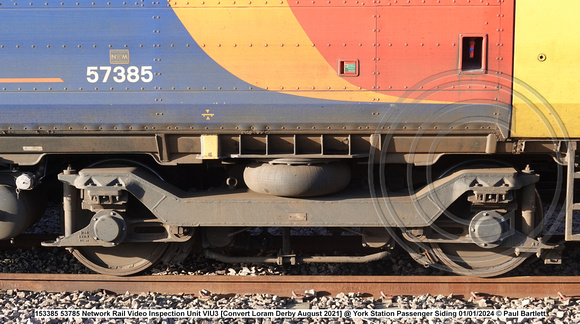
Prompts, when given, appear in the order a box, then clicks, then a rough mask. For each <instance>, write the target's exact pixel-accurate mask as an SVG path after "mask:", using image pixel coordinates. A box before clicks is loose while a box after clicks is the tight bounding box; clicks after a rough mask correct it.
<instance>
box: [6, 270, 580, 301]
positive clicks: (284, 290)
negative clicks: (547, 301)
mask: <svg viewBox="0 0 580 324" xmlns="http://www.w3.org/2000/svg"><path fill="white" fill-rule="evenodd" d="M8 289H17V290H24V291H48V292H64V291H69V292H70V291H96V290H106V291H111V292H114V293H125V292H129V293H143V292H156V293H166V294H181V293H186V294H193V295H196V296H197V295H200V292H201V291H209V292H211V293H212V294H217V295H235V294H240V295H244V294H272V295H278V296H281V297H291V296H292V295H293V294H294V293H295V292H296V293H297V294H298V297H300V296H299V294H301V293H302V292H304V291H307V290H312V289H314V290H315V291H316V292H317V294H318V295H319V296H320V295H336V294H339V293H341V292H343V293H348V292H356V293H362V294H364V295H368V296H369V297H370V296H372V297H374V298H377V299H378V298H380V297H383V298H384V297H387V298H388V296H398V295H407V296H408V295H423V294H427V293H429V294H432V295H438V294H442V295H451V294H452V295H454V296H455V297H458V298H464V299H467V298H470V297H471V296H474V295H475V296H487V295H495V296H506V297H513V298H525V297H535V298H543V297H546V296H550V297H560V298H575V297H576V295H577V294H578V292H579V291H580V277H560V276H554V277H547V276H544V277H511V278H496V279H481V278H471V277H457V276H135V277H113V276H104V275H65V274H13V273H5V274H0V290H8ZM295 296H296V295H295ZM566 296H567V297H566ZM202 297H203V296H202Z"/></svg>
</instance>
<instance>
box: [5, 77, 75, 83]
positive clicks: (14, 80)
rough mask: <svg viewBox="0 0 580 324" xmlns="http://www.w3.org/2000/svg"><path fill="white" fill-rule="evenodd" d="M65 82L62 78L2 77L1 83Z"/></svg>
mask: <svg viewBox="0 0 580 324" xmlns="http://www.w3.org/2000/svg"><path fill="white" fill-rule="evenodd" d="M55 82H58V83H60V82H64V81H63V80H62V79H60V78H0V83H55Z"/></svg>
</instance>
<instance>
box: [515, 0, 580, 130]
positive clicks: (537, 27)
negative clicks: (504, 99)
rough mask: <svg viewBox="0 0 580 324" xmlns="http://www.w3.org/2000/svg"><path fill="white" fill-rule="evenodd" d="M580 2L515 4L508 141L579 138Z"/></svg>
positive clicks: (524, 1) (527, 1) (527, 0)
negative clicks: (512, 84)
mask: <svg viewBox="0 0 580 324" xmlns="http://www.w3.org/2000/svg"><path fill="white" fill-rule="evenodd" d="M579 14H580V1H578V0H558V1H554V0H519V1H517V2H516V31H515V53H514V54H515V55H514V77H515V78H514V98H513V103H514V110H513V116H512V136H513V137H535V138H538V137H540V138H546V137H548V138H551V137H575V138H579V137H580V27H579V26H580V25H579V24H580V16H579Z"/></svg>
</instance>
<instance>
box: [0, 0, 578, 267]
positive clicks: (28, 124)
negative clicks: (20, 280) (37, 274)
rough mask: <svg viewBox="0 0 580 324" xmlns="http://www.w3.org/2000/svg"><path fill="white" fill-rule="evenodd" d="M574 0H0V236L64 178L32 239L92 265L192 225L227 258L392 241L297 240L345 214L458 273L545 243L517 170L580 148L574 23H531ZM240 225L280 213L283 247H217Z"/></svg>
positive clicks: (25, 221)
mask: <svg viewBox="0 0 580 324" xmlns="http://www.w3.org/2000/svg"><path fill="white" fill-rule="evenodd" d="M577 6H578V5H576V4H575V3H574V2H573V1H566V2H565V5H562V6H559V7H558V9H555V8H552V7H551V6H549V5H548V2H547V1H542V0H533V1H529V2H522V1H517V2H516V1H513V0H509V1H508V0H502V1H498V2H486V1H484V2H469V1H464V2H459V3H458V2H456V1H451V0H440V1H435V0H425V1H421V2H415V1H408V2H405V3H399V2H397V1H383V0H381V1H368V0H342V1H334V0H332V1H322V2H321V1H303V0H298V1H285V0H283V1H258V2H257V1H238V0H236V1H225V2H224V1H201V0H200V1H197V0H195V1H185V0H183V1H182V0H177V1H169V2H146V1H141V2H122V1H92V2H86V1H81V2H70V3H69V2H66V1H64V2H44V3H11V5H10V6H8V5H7V4H4V5H0V18H1V19H0V24H1V25H2V27H3V28H2V30H3V31H4V32H2V38H1V39H2V40H1V41H0V57H1V61H0V62H1V63H0V83H1V84H0V88H1V91H0V97H1V99H0V102H1V104H0V116H2V117H1V118H0V128H1V129H2V135H1V137H0V159H1V161H2V165H3V166H4V169H3V170H2V172H1V173H0V180H1V183H2V184H3V185H2V189H3V190H2V192H3V193H2V194H1V195H2V197H3V200H4V202H3V204H2V205H1V209H2V210H3V212H4V214H5V215H6V216H5V218H4V220H1V222H2V226H1V228H2V231H1V232H0V234H1V235H2V238H4V239H7V238H11V237H14V236H16V235H18V234H19V233H20V232H22V231H23V230H24V229H26V228H27V227H28V226H29V225H30V223H32V222H34V220H35V219H36V217H37V216H38V214H39V212H37V211H35V209H39V208H31V206H34V205H37V204H36V203H35V201H38V200H39V199H40V198H38V197H37V196H41V195H42V191H43V190H46V187H48V186H50V185H51V184H53V183H59V184H61V185H62V186H63V193H62V196H63V209H64V212H63V226H64V232H63V233H62V236H61V237H59V239H58V240H56V241H54V242H45V243H43V244H44V245H45V246H55V247H67V248H71V249H72V251H73V254H74V255H75V257H77V258H78V259H79V260H80V261H81V262H83V263H84V264H85V265H87V266H88V267H89V268H91V269H93V270H95V271H97V272H101V273H108V274H115V275H128V274H132V273H136V272H139V271H142V270H145V269H147V268H149V267H150V266H151V265H153V264H155V263H156V262H158V261H168V260H170V259H172V258H173V257H177V256H181V255H183V254H185V253H187V251H188V249H189V248H191V245H192V244H193V243H192V242H193V241H194V240H196V239H201V240H202V241H203V244H204V246H205V247H206V255H208V256H210V257H213V258H216V259H219V260H225V261H239V260H254V261H266V262H291V263H294V262H300V261H302V262H353V261H355V260H356V261H371V260H375V259H378V258H381V257H384V256H385V255H386V254H387V253H386V252H378V253H374V252H372V253H371V252H369V254H368V255H366V256H364V257H360V256H359V257H357V258H353V257H351V256H343V257H333V258H324V257H308V256H296V255H294V253H292V248H291V241H292V240H291V239H292V237H291V231H290V228H292V227H326V228H332V229H336V230H341V229H346V230H348V231H351V232H353V231H354V232H356V233H358V234H359V235H360V236H361V243H363V244H365V245H368V246H372V247H382V248H384V249H385V251H389V247H390V246H391V245H392V243H393V242H396V243H397V244H400V245H403V246H405V247H406V250H407V251H408V252H409V253H410V254H411V255H412V256H413V257H414V258H415V259H416V260H417V261H418V262H419V263H421V264H424V265H430V266H437V267H442V268H444V269H447V270H451V271H454V272H456V273H460V274H467V275H476V276H494V275H499V274H503V273H505V272H507V271H509V270H511V269H513V268H515V267H516V266H518V265H519V264H520V263H521V262H523V261H524V260H525V259H526V258H527V257H528V256H530V255H533V254H537V255H539V256H543V257H545V258H546V259H547V260H552V259H557V258H558V249H559V248H560V247H559V246H557V245H555V244H551V243H547V241H546V240H545V239H543V233H542V220H543V210H542V208H541V203H540V201H539V200H540V198H539V196H538V194H537V193H536V190H535V187H536V184H537V183H538V181H541V180H540V175H541V174H539V172H538V173H536V172H534V171H532V170H533V169H534V168H535V167H536V164H534V163H539V164H538V165H541V166H545V165H549V166H550V168H554V166H555V165H557V163H555V162H553V161H554V159H555V160H557V161H560V162H561V163H564V164H565V163H566V161H570V160H571V159H570V158H568V157H570V156H574V151H573V150H572V149H573V148H575V145H574V144H573V143H572V145H570V144H569V143H570V142H569V138H570V137H572V138H574V137H578V136H577V134H575V132H576V127H574V126H575V124H576V122H577V119H576V118H574V112H573V107H574V104H576V103H577V102H578V100H577V99H578V98H575V97H574V96H575V95H574V94H573V92H570V91H569V90H570V89H569V88H567V87H569V86H572V84H573V82H572V81H571V80H573V78H574V74H573V73H571V72H568V70H567V69H570V70H573V69H574V68H576V66H577V64H576V63H575V62H574V60H573V56H572V55H573V54H572V53H570V52H568V51H567V50H565V49H564V47H565V46H566V45H567V44H569V43H570V42H574V40H575V38H574V39H567V40H562V41H560V40H559V39H558V40H556V39H555V38H554V37H555V34H554V33H551V32H549V31H541V33H540V32H539V31H537V30H536V29H538V28H540V27H539V26H541V25H540V24H538V27H537V26H536V25H535V22H536V21H538V20H539V19H546V20H549V19H552V18H554V17H553V16H552V15H554V16H557V17H560V16H562V18H561V19H562V20H563V21H565V22H566V23H565V24H564V25H565V26H569V27H570V26H573V25H571V24H572V17H571V16H570V15H571V14H569V13H571V12H574V10H573V9H574V8H576V7H577ZM557 10H561V12H560V13H557V12H556V11H557ZM552 12H554V14H552ZM548 13H549V14H548ZM566 24H568V25H566ZM13 26H19V28H14V27H13ZM563 28H564V27H563ZM536 32H538V33H540V34H538V35H541V37H534V35H535V34H534V33H536ZM558 36H562V35H558ZM536 51H539V52H538V53H536ZM531 56H533V57H532V58H530V57H531ZM546 74H549V75H559V76H561V77H559V78H558V79H557V82H549V81H548V82H546V79H545V78H543V76H545V75H546ZM559 85H562V87H559ZM541 95H543V96H544V97H542V96H541ZM538 100H539V101H538ZM552 102H553V103H554V105H550V104H551V103H552ZM547 103H550V104H547ZM512 104H513V105H512ZM512 107H513V108H512ZM538 107H539V108H538ZM550 109H551V110H550ZM534 114H535V115H534ZM558 116H560V117H558ZM542 126H545V127H544V128H542ZM540 129H542V130H540ZM543 129H547V131H544V130H543ZM570 154H572V155H570ZM572 160H573V159H572ZM535 161H541V162H535ZM546 161H548V162H546ZM562 161H563V162H562ZM572 165H573V164H572ZM528 166H529V167H528ZM569 169H573V168H569ZM568 182H571V183H572V184H573V181H568ZM569 192H573V188H571V189H569ZM567 217H568V218H570V219H571V216H567ZM255 227H265V228H268V227H282V228H283V231H282V232H283V236H284V240H283V241H284V246H283V248H282V249H281V250H280V251H279V252H278V253H277V254H275V255H273V256H272V257H270V258H257V257H256V258H252V257H249V256H244V257H242V258H238V257H232V256H231V255H228V254H224V253H222V252H221V251H222V250H224V249H227V248H230V247H235V246H236V244H237V242H238V237H239V236H241V235H245V231H244V230H243V229H246V228H255ZM248 253H249V252H248Z"/></svg>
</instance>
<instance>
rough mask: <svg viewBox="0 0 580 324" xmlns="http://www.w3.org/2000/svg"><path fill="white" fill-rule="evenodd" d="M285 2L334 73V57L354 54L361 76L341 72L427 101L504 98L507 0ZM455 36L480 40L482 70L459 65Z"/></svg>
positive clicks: (507, 94)
mask: <svg viewBox="0 0 580 324" xmlns="http://www.w3.org/2000/svg"><path fill="white" fill-rule="evenodd" d="M289 4H290V6H291V7H292V11H293V13H294V14H295V16H296V18H297V19H298V21H299V22H300V24H301V26H302V27H303V28H304V30H305V32H306V33H307V35H308V36H309V37H310V39H311V40H312V43H313V44H314V46H315V47H316V48H317V49H318V51H319V52H320V53H321V54H322V55H323V57H324V58H325V59H326V61H327V62H328V64H329V65H330V66H332V67H333V68H334V69H335V70H336V71H337V73H338V72H339V71H338V65H339V64H338V62H339V60H341V59H355V60H359V62H360V66H359V68H360V75H359V76H358V77H349V78H348V81H349V82H351V83H352V84H354V85H356V86H359V87H362V88H364V89H369V90H375V91H378V92H381V93H384V94H388V95H392V96H403V97H416V96H421V97H425V98H429V100H433V101H447V102H449V101H451V102H457V101H466V100H469V101H472V100H477V101H485V102H490V101H491V102H494V101H498V102H502V103H510V102H511V77H510V76H511V74H512V64H513V13H514V1H513V0H508V1H504V0H502V1H501V2H493V3H489V2H487V1H483V2H481V1H477V2H475V1H474V2H473V3H472V2H461V3H456V2H455V0H403V1H400V0H372V1H371V0H365V1H361V0H354V1H353V0H338V1H336V0H325V1H317V0H314V1H312V0H311V1H301V0H298V1H290V2H289ZM461 35H470V36H477V37H480V36H481V37H483V38H484V39H485V44H486V46H485V48H484V52H485V55H486V57H487V62H486V63H487V64H484V66H485V67H486V69H485V70H484V71H481V72H479V73H477V72H474V71H468V72H462V71H460V69H461V65H460V58H461V53H460V48H461V46H460V45H461V43H460V42H461ZM421 87H422V88H421ZM459 89H460V90H461V91H458V90H459ZM425 91H429V93H424V92H425Z"/></svg>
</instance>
